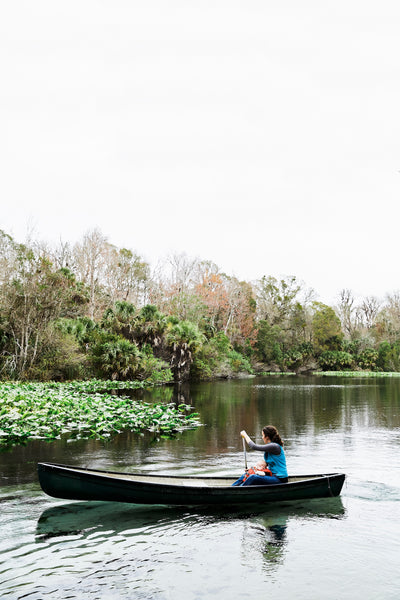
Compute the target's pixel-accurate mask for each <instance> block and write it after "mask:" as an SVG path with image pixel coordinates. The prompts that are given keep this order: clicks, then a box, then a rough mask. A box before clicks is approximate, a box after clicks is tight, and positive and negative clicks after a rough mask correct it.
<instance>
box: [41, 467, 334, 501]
mask: <svg viewBox="0 0 400 600" xmlns="http://www.w3.org/2000/svg"><path fill="white" fill-rule="evenodd" d="M38 475H39V482H40V485H41V487H42V490H43V491H44V492H45V493H46V494H48V495H49V496H53V497H54V498H63V499H66V500H95V501H97V500H101V501H111V502H129V503H134V504H164V505H173V506H199V505H220V506H221V505H225V506H230V505H232V506H238V505H243V506H244V505H249V504H250V505H251V504H257V505H259V504H263V503H265V502H282V501H286V500H302V499H307V498H327V497H331V496H338V495H339V494H340V492H341V489H342V486H343V483H344V480H345V475H344V474H343V473H326V474H322V475H295V476H291V477H289V481H288V483H280V484H274V485H268V486H264V485H259V486H245V487H241V486H237V487H231V486H232V483H233V482H234V481H235V480H236V477H212V476H204V477H203V476H182V475H147V474H143V473H119V472H113V471H99V470H96V469H83V468H81V467H73V466H68V465H59V464H54V463H38Z"/></svg>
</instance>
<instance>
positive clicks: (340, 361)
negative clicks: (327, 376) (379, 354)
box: [318, 350, 354, 371]
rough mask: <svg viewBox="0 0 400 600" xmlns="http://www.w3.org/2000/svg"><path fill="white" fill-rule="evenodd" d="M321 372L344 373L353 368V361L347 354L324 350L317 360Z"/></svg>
mask: <svg viewBox="0 0 400 600" xmlns="http://www.w3.org/2000/svg"><path fill="white" fill-rule="evenodd" d="M318 362H319V365H320V367H321V369H322V370H323V371H344V370H347V369H351V368H352V367H353V366H354V359H353V357H352V355H351V354H349V353H348V352H343V351H337V350H326V351H325V352H322V354H321V355H320V357H319V359H318Z"/></svg>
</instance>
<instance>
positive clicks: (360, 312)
mask: <svg viewBox="0 0 400 600" xmlns="http://www.w3.org/2000/svg"><path fill="white" fill-rule="evenodd" d="M318 369H322V370H349V369H351V370H358V369H363V370H382V371H399V370H400V295H399V294H394V295H392V296H388V297H387V298H386V300H385V302H382V303H381V302H379V301H378V300H377V299H376V298H365V299H364V300H363V301H362V302H361V303H356V302H355V299H354V297H353V296H352V293H351V292H350V291H348V290H342V292H341V293H340V296H339V298H338V303H337V305H336V306H334V307H331V306H327V305H325V304H322V303H320V302H317V301H316V296H315V293H314V292H313V290H309V289H307V288H306V287H305V286H304V284H302V283H301V282H299V281H298V280H297V279H296V277H285V278H283V279H280V280H278V279H276V278H274V277H271V276H264V277H262V278H261V279H260V280H258V281H255V282H246V281H239V280H238V279H237V278H236V277H233V276H229V275H226V274H225V273H222V272H221V271H220V270H219V268H218V267H217V265H215V264H213V263H211V262H209V261H202V260H199V259H190V258H188V257H187V256H186V255H175V256H171V257H169V258H167V259H165V260H164V261H163V262H162V263H160V264H158V265H157V266H156V267H155V268H153V269H151V268H150V265H149V264H148V263H147V262H146V261H145V260H144V259H143V258H142V257H141V256H139V255H138V254H137V253H135V252H133V251H132V250H129V249H126V248H117V247H115V246H113V245H111V244H109V243H108V241H107V239H106V238H105V236H104V235H103V234H102V233H101V232H100V231H98V230H93V231H90V232H88V233H87V234H86V235H85V236H84V237H83V239H82V241H80V242H79V243H77V244H75V245H70V244H69V243H60V244H59V245H58V246H57V247H50V246H48V245H46V244H44V243H41V242H38V241H35V240H32V241H30V242H27V243H25V244H21V243H18V242H16V241H15V240H14V239H13V238H12V237H11V236H9V235H8V234H7V233H5V232H2V231H0V378H1V379H32V380H49V379H55V380H70V379H87V378H91V377H101V378H107V379H109V378H111V379H118V380H129V379H138V380H152V381H154V382H167V381H171V380H175V381H183V380H187V379H208V378H213V377H230V376H233V375H235V374H237V373H240V372H248V373H253V372H263V371H295V372H297V373H300V372H307V371H314V370H318Z"/></svg>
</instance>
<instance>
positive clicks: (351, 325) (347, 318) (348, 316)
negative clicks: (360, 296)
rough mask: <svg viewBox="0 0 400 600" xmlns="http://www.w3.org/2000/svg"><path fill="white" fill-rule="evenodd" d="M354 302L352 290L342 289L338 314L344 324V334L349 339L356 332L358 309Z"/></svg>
mask: <svg viewBox="0 0 400 600" xmlns="http://www.w3.org/2000/svg"><path fill="white" fill-rule="evenodd" d="M354 302H355V300H354V296H353V293H352V292H351V290H349V289H342V290H341V292H340V295H339V305H338V307H337V313H338V316H339V319H340V322H341V324H342V329H343V332H344V333H345V335H346V336H347V337H349V338H351V337H352V335H353V333H354V330H355V329H356V321H355V317H356V314H355V313H356V307H355V305H354Z"/></svg>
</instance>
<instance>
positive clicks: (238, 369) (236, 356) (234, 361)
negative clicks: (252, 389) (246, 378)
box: [227, 350, 254, 373]
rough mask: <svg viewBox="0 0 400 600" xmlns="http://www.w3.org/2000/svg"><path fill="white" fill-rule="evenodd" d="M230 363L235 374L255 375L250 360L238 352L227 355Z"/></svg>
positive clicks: (231, 351)
mask: <svg viewBox="0 0 400 600" xmlns="http://www.w3.org/2000/svg"><path fill="white" fill-rule="evenodd" d="M227 357H228V359H229V362H230V366H231V369H232V371H233V372H234V373H244V372H246V373H253V372H254V371H253V369H252V367H251V364H250V361H249V360H248V358H246V357H245V356H243V354H240V353H239V352H236V350H230V351H229V352H228V354H227Z"/></svg>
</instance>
